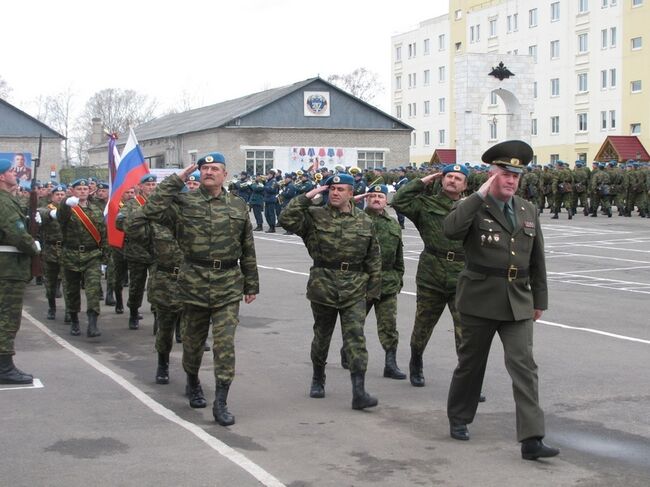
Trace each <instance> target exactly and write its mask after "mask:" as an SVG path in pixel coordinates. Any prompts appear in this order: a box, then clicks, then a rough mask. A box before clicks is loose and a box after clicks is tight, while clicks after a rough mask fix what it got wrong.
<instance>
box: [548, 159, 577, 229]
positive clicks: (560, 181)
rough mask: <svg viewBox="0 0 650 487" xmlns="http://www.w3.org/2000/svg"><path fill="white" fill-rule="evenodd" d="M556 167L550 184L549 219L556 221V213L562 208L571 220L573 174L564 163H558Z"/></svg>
mask: <svg viewBox="0 0 650 487" xmlns="http://www.w3.org/2000/svg"><path fill="white" fill-rule="evenodd" d="M557 166H558V168H557V170H556V171H555V174H554V175H553V183H552V189H553V216H552V217H551V219H553V220H557V219H558V218H559V216H558V213H560V211H561V208H562V206H564V209H565V210H566V211H567V213H568V215H569V220H571V219H572V218H573V173H572V172H571V170H570V169H569V165H568V164H566V163H565V162H562V161H558V163H557Z"/></svg>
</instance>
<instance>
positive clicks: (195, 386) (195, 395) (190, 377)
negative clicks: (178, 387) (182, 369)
mask: <svg viewBox="0 0 650 487" xmlns="http://www.w3.org/2000/svg"><path fill="white" fill-rule="evenodd" d="M185 393H186V394H187V395H188V397H189V398H190V407H192V408H195V409H200V408H204V407H206V406H207V405H208V403H207V401H206V400H205V396H204V395H203V388H202V387H201V381H199V376H198V374H196V375H194V374H187V386H186V387H185Z"/></svg>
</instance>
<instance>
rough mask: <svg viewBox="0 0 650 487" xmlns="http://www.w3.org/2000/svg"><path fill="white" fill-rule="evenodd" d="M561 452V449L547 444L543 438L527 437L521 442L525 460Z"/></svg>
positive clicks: (522, 455)
mask: <svg viewBox="0 0 650 487" xmlns="http://www.w3.org/2000/svg"><path fill="white" fill-rule="evenodd" d="M559 453H560V450H559V449H557V448H553V447H551V446H548V445H545V444H544V442H543V441H542V439H541V438H527V439H525V440H524V441H522V442H521V458H523V459H524V460H537V459H538V458H549V457H554V456H556V455H558V454H559Z"/></svg>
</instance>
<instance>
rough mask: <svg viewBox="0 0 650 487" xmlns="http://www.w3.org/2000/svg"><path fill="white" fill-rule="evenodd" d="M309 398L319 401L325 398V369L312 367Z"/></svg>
mask: <svg viewBox="0 0 650 487" xmlns="http://www.w3.org/2000/svg"><path fill="white" fill-rule="evenodd" d="M309 397H312V398H314V399H321V398H323V397H325V367H320V366H318V365H314V375H313V376H312V379H311V386H310V387H309Z"/></svg>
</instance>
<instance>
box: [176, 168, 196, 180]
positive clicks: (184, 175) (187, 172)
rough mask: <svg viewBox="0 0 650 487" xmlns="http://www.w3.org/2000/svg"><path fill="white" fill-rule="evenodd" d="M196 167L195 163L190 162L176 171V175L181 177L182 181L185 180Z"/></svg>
mask: <svg viewBox="0 0 650 487" xmlns="http://www.w3.org/2000/svg"><path fill="white" fill-rule="evenodd" d="M197 167H198V166H197V165H196V164H190V165H189V166H187V167H186V168H185V169H183V170H182V171H181V172H179V173H177V174H178V177H179V178H181V179H182V180H183V181H185V180H186V179H187V177H188V176H189V175H190V174H192V173H193V172H194V171H196V168H197Z"/></svg>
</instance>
